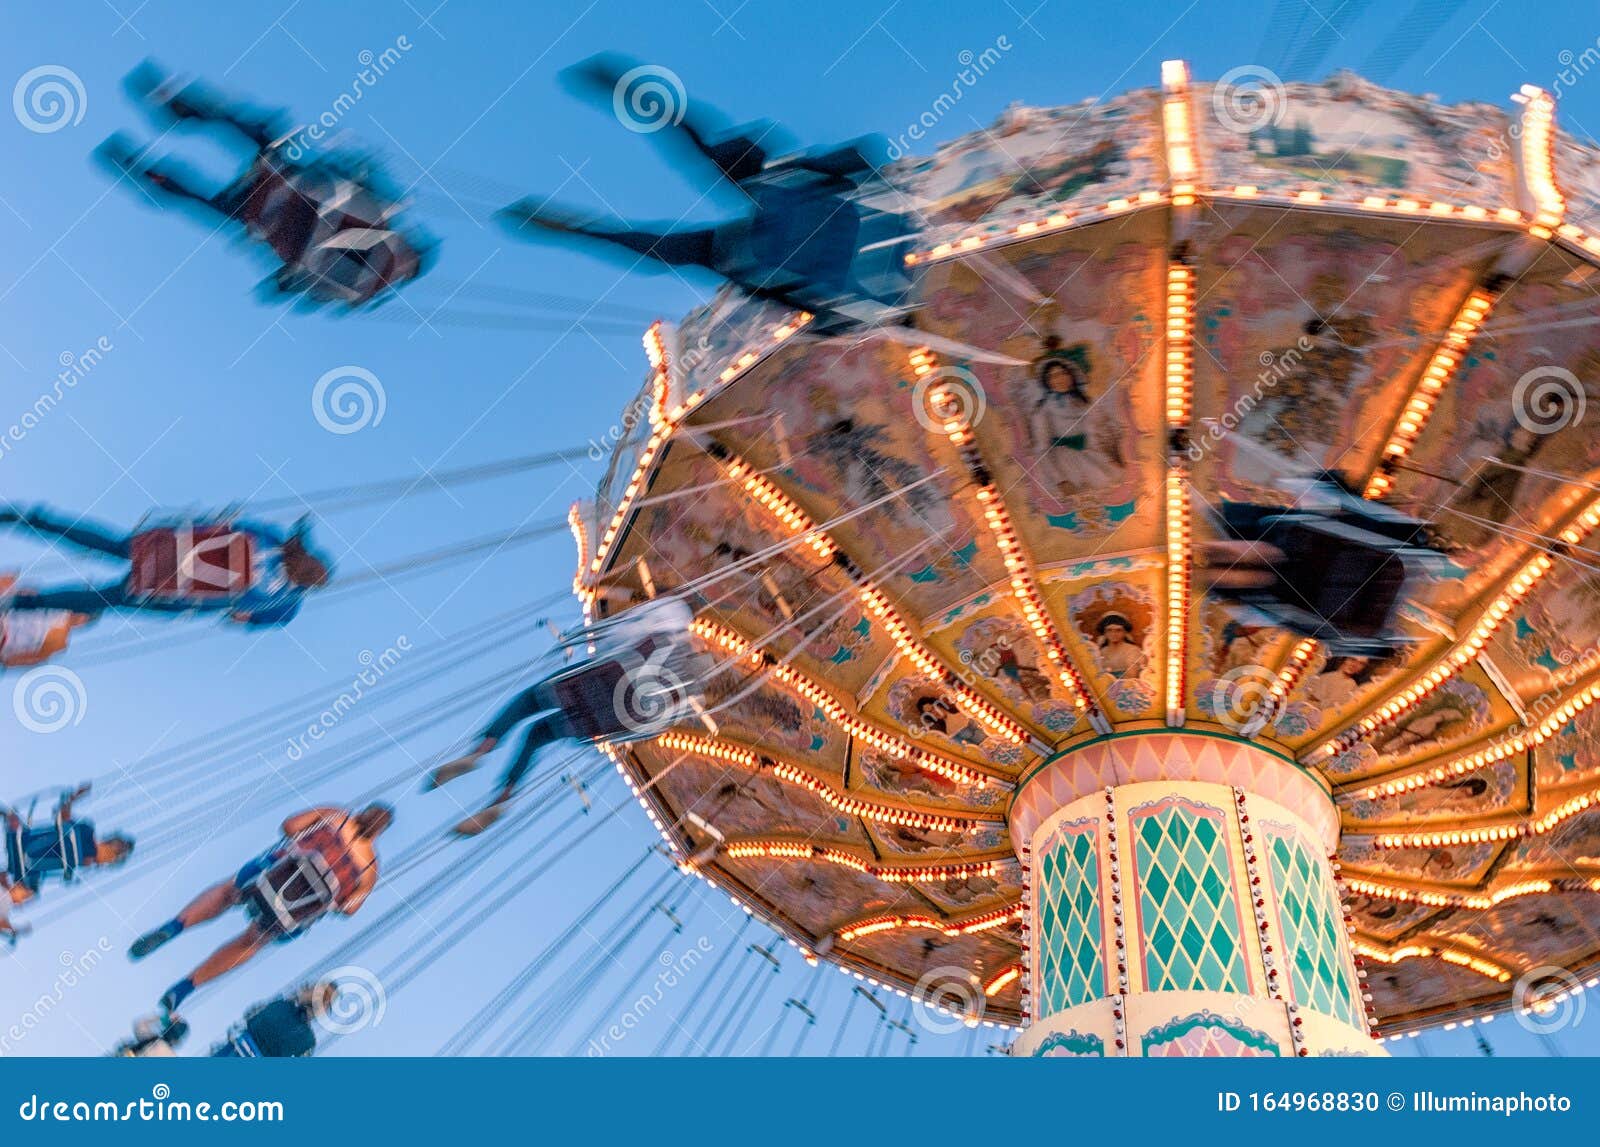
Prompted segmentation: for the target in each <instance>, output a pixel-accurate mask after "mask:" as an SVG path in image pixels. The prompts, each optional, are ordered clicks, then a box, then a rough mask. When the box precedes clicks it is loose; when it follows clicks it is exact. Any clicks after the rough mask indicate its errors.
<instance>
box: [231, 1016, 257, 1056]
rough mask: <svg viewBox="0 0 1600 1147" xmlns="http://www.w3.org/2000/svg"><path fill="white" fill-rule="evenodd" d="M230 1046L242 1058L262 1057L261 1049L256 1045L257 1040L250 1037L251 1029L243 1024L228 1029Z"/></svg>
mask: <svg viewBox="0 0 1600 1147" xmlns="http://www.w3.org/2000/svg"><path fill="white" fill-rule="evenodd" d="M228 1046H229V1047H231V1048H232V1049H233V1054H234V1055H236V1056H237V1057H239V1058H240V1059H260V1058H261V1049H260V1048H258V1047H257V1046H256V1041H255V1040H254V1039H252V1038H250V1031H249V1029H248V1028H246V1027H245V1026H244V1025H243V1024H235V1025H234V1026H233V1027H231V1028H229V1029H228Z"/></svg>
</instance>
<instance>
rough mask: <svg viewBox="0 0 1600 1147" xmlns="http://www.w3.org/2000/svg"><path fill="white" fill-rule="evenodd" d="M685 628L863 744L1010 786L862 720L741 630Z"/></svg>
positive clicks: (964, 780)
mask: <svg viewBox="0 0 1600 1147" xmlns="http://www.w3.org/2000/svg"><path fill="white" fill-rule="evenodd" d="M689 631H690V632H691V633H693V634H694V635H695V636H696V637H698V638H700V639H701V640H702V641H704V642H705V643H706V644H707V645H710V646H712V647H714V648H717V649H720V650H722V651H723V652H725V653H727V654H730V655H731V656H734V657H739V658H743V659H744V660H746V661H747V662H748V663H749V664H750V665H751V666H753V667H755V668H757V669H759V670H760V671H761V672H763V673H765V674H766V675H767V676H768V677H769V678H770V679H771V680H772V681H773V682H774V683H775V684H777V685H779V686H781V687H783V688H786V689H788V690H789V691H790V692H791V693H793V694H794V695H795V696H797V697H799V698H801V699H802V700H804V701H806V702H807V703H808V704H810V705H813V706H815V707H816V709H817V710H818V711H820V712H821V713H822V714H823V715H824V716H825V717H826V718H827V719H828V720H830V721H832V722H833V723H834V724H835V725H838V726H839V727H840V728H841V729H843V730H844V731H845V732H846V733H848V734H850V735H851V736H852V737H855V738H857V739H859V740H861V741H864V742H865V743H866V744H868V745H871V746H872V747H873V748H874V749H877V750H878V751H879V752H881V753H885V754H887V755H888V756H891V757H893V758H894V759H896V760H902V761H910V762H911V763H912V764H914V765H916V766H917V768H919V769H921V770H922V771H923V772H925V773H930V774H932V775H934V776H937V777H943V778H944V779H946V780H950V781H955V782H957V783H959V784H965V785H973V786H975V787H977V788H979V789H986V788H999V789H1003V790H1006V791H1010V790H1011V789H1012V788H1014V787H1015V786H1014V785H1013V784H1012V783H1011V782H1010V781H1007V780H1002V779H999V778H996V777H992V776H990V775H989V774H987V773H983V772H980V771H979V770H977V769H975V768H973V767H972V766H970V765H967V764H964V763H962V762H960V761H956V760H954V759H952V758H950V757H945V756H941V755H940V754H938V753H935V752H932V751H930V750H928V749H925V748H923V747H922V746H920V745H916V744H913V743H912V742H910V741H908V740H906V739H905V738H904V737H901V736H899V735H898V734H896V733H893V732H890V731H889V730H887V729H885V728H883V727H882V726H880V725H876V724H873V723H872V722H870V721H866V720H863V719H862V718H861V717H858V716H856V715H855V714H854V713H852V712H851V711H850V710H849V709H848V708H846V707H845V705H844V704H843V703H842V702H840V701H839V700H838V699H837V698H836V697H835V696H834V695H833V694H832V693H830V692H828V690H826V689H824V688H823V687H822V686H821V685H819V684H818V683H817V682H816V681H815V680H814V679H813V678H811V677H808V676H807V675H806V674H804V673H802V672H800V671H799V670H798V669H796V668H794V666H793V665H792V664H790V663H788V662H784V661H780V660H779V659H778V658H777V657H776V656H774V655H773V654H771V653H769V652H767V651H766V650H762V649H757V650H752V649H751V642H750V640H749V639H748V638H746V637H745V636H744V635H743V634H741V633H739V632H738V631H736V630H734V629H730V628H729V627H728V626H726V625H722V624H720V623H718V622H715V621H712V620H710V619H709V618H706V617H698V618H696V619H695V620H694V622H693V624H692V625H690V627H689Z"/></svg>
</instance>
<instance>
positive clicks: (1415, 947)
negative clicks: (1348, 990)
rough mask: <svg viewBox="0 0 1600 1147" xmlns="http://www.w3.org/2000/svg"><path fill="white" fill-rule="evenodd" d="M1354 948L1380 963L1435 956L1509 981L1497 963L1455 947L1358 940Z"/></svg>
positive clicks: (1501, 981)
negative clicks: (1393, 945) (1394, 945)
mask: <svg viewBox="0 0 1600 1147" xmlns="http://www.w3.org/2000/svg"><path fill="white" fill-rule="evenodd" d="M1355 950H1356V951H1357V952H1358V953H1360V955H1361V956H1362V957H1363V958H1365V959H1368V960H1376V961H1378V963H1380V964H1398V963H1400V962H1401V961H1403V960H1417V959H1425V958H1427V957H1430V956H1437V957H1438V958H1439V959H1441V960H1444V961H1445V962H1446V963H1450V964H1455V965H1457V966H1458V967H1462V968H1467V969H1469V970H1470V971H1474V972H1477V973H1478V975H1480V976H1484V977H1486V978H1488V979H1491V980H1494V981H1495V982H1496V983H1501V984H1506V983H1510V982H1511V973H1510V972H1508V971H1506V970H1505V969H1504V968H1502V967H1501V966H1500V965H1499V964H1496V963H1494V962H1493V961H1490V960H1485V959H1484V958H1483V957H1482V956H1475V955H1473V954H1472V953H1471V952H1463V951H1461V950H1460V949H1457V948H1444V947H1432V946H1430V945H1427V944H1407V945H1405V946H1403V947H1399V948H1383V947H1380V946H1378V945H1377V944H1372V943H1367V942H1365V941H1360V940H1358V941H1357V942H1356V945H1355Z"/></svg>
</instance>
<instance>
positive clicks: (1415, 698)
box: [1305, 498, 1600, 764]
mask: <svg viewBox="0 0 1600 1147" xmlns="http://www.w3.org/2000/svg"><path fill="white" fill-rule="evenodd" d="M1597 525H1600V498H1596V499H1594V500H1593V501H1591V502H1590V503H1589V505H1588V506H1587V507H1586V508H1585V509H1584V511H1583V513H1582V514H1580V515H1578V517H1577V518H1576V519H1575V520H1574V521H1573V522H1572V524H1571V525H1569V526H1567V527H1565V528H1564V529H1562V530H1561V531H1560V533H1558V534H1557V535H1556V536H1557V537H1558V538H1559V539H1560V540H1561V541H1562V542H1563V543H1565V544H1566V545H1569V546H1575V545H1578V544H1580V543H1581V542H1582V541H1583V540H1584V539H1585V538H1587V537H1588V536H1589V534H1590V533H1591V532H1592V531H1593V530H1594V528H1595V527H1596V526H1597ZM1554 568H1555V559H1554V558H1552V557H1551V556H1550V555H1549V554H1546V553H1542V552H1541V553H1536V554H1535V555H1534V556H1533V557H1532V558H1531V559H1529V560H1528V561H1527V562H1525V563H1524V564H1523V565H1522V567H1521V568H1520V569H1519V570H1518V571H1517V572H1516V574H1515V575H1514V576H1513V577H1512V578H1511V579H1510V581H1509V582H1508V583H1507V584H1506V586H1505V588H1504V589H1502V590H1501V591H1500V593H1499V594H1497V595H1496V596H1495V598H1494V600H1493V601H1492V602H1490V604H1489V606H1488V607H1487V608H1486V609H1484V610H1483V612H1482V613H1480V614H1479V615H1478V620H1477V621H1476V623H1474V625H1473V626H1472V629H1471V630H1470V631H1469V632H1468V634H1467V636H1466V637H1464V638H1461V639H1459V640H1457V642H1456V643H1455V645H1453V646H1452V647H1451V648H1450V650H1449V651H1448V652H1447V653H1445V655H1444V656H1443V657H1442V658H1440V659H1439V660H1438V661H1437V662H1436V663H1435V664H1434V666H1433V668H1432V669H1430V670H1428V672H1427V673H1425V674H1423V676H1422V677H1420V678H1419V679H1417V680H1416V681H1413V682H1412V683H1411V684H1410V685H1408V686H1406V688H1404V689H1402V690H1400V691H1399V692H1397V693H1394V694H1391V695H1390V697H1389V698H1388V700H1386V701H1385V702H1384V703H1383V704H1382V705H1380V706H1378V708H1377V709H1375V710H1373V711H1372V712H1370V713H1368V714H1367V715H1366V716H1365V717H1362V718H1361V720H1359V721H1357V722H1356V723H1355V724H1354V725H1351V726H1350V727H1349V728H1347V729H1345V730H1344V731H1343V732H1342V733H1340V734H1339V735H1338V736H1336V737H1334V738H1332V739H1331V740H1329V741H1326V742H1324V743H1323V744H1322V745H1320V746H1319V747H1318V748H1317V749H1316V750H1315V751H1313V752H1312V753H1309V754H1307V756H1306V758H1305V762H1306V763H1308V764H1315V763H1317V762H1319V761H1323V760H1326V759H1328V758H1329V757H1334V756H1337V755H1338V754H1340V753H1342V752H1345V751H1346V750H1348V749H1349V748H1351V747H1352V746H1354V745H1356V744H1357V743H1359V742H1361V741H1364V740H1366V739H1367V738H1368V737H1370V736H1371V735H1372V734H1373V733H1375V732H1377V731H1378V730H1379V729H1381V728H1383V727H1384V726H1386V725H1389V724H1392V723H1393V722H1394V721H1396V720H1398V719H1399V717H1400V716H1401V715H1402V714H1404V713H1405V712H1407V711H1408V710H1409V709H1411V708H1412V707H1413V706H1415V705H1416V704H1417V703H1418V702H1419V701H1421V700H1422V699H1423V698H1424V697H1426V696H1427V695H1428V694H1430V693H1432V692H1433V691H1434V690H1435V689H1437V688H1439V686H1441V685H1443V684H1444V683H1445V682H1446V681H1449V680H1450V679H1451V678H1452V677H1455V676H1456V675H1457V674H1458V673H1459V672H1460V671H1461V670H1462V669H1464V668H1466V666H1468V665H1470V664H1471V663H1472V662H1473V661H1475V660H1477V658H1478V655H1479V654H1480V653H1482V652H1483V648H1484V646H1486V645H1487V644H1488V643H1489V639H1490V638H1491V637H1493V636H1494V633H1495V631H1496V630H1498V629H1499V628H1500V626H1501V624H1502V623H1503V622H1504V621H1505V619H1506V618H1507V617H1508V616H1510V614H1511V611H1512V610H1513V609H1514V608H1515V607H1516V605H1517V603H1518V602H1520V601H1522V599H1523V598H1525V597H1527V596H1528V594H1529V593H1530V592H1531V591H1532V590H1533V587H1534V586H1536V585H1537V584H1538V583H1539V582H1540V581H1541V580H1543V579H1544V577H1545V575H1547V574H1548V573H1549V572H1550V571H1551V570H1552V569H1554Z"/></svg>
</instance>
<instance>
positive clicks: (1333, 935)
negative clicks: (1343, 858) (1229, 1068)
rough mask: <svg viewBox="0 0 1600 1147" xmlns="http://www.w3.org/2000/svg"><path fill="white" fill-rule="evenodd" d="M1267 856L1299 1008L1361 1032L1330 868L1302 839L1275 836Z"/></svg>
mask: <svg viewBox="0 0 1600 1147" xmlns="http://www.w3.org/2000/svg"><path fill="white" fill-rule="evenodd" d="M1267 853H1268V858H1269V861H1270V864H1271V867H1272V887H1273V889H1274V890H1275V891H1276V892H1277V894H1278V921H1279V927H1280V929H1281V932H1282V935H1283V942H1284V945H1285V947H1286V949H1287V950H1288V953H1289V976H1290V982H1291V985H1292V987H1293V988H1294V1000H1295V1002H1296V1003H1298V1004H1299V1005H1300V1006H1301V1007H1306V1008H1311V1009H1312V1010H1313V1011H1318V1012H1321V1013H1322V1014H1323V1015H1326V1016H1334V1017H1336V1018H1338V1019H1341V1020H1344V1021H1345V1022H1346V1023H1349V1024H1354V1025H1355V1026H1357V1027H1360V1026H1361V1024H1362V1017H1361V1007H1360V1004H1359V1002H1358V996H1357V993H1356V991H1355V989H1354V986H1353V985H1352V984H1351V982H1350V961H1349V960H1348V959H1346V957H1345V955H1344V949H1343V945H1342V944H1341V943H1340V940H1339V928H1340V921H1341V920H1342V918H1343V913H1341V912H1340V911H1339V907H1338V902H1337V901H1336V900H1335V898H1334V894H1333V888H1332V886H1331V884H1330V882H1329V880H1328V879H1327V874H1326V873H1325V872H1324V870H1323V867H1324V866H1323V865H1322V864H1321V863H1319V861H1318V859H1317V858H1316V857H1314V856H1313V855H1312V854H1311V850H1310V849H1309V848H1307V847H1306V846H1305V844H1304V843H1303V842H1302V841H1301V839H1300V837H1299V835H1298V834H1294V835H1280V834H1276V833H1275V834H1273V835H1272V837H1271V843H1270V845H1269V846H1268V850H1267Z"/></svg>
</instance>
